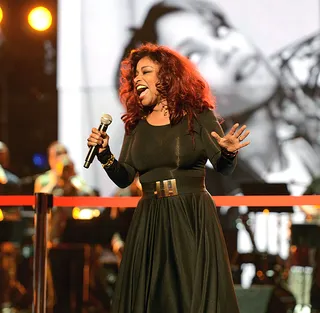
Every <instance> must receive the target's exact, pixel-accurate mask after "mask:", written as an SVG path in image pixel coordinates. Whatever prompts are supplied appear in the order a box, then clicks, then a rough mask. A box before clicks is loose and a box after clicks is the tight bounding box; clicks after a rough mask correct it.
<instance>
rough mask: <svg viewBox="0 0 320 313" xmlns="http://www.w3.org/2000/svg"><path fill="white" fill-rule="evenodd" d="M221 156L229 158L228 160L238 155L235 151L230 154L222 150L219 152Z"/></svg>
mask: <svg viewBox="0 0 320 313" xmlns="http://www.w3.org/2000/svg"><path fill="white" fill-rule="evenodd" d="M221 152H222V154H224V155H225V156H227V157H229V158H234V157H235V156H236V155H237V154H238V151H235V152H230V151H228V150H227V149H225V148H223V149H222V150H221Z"/></svg>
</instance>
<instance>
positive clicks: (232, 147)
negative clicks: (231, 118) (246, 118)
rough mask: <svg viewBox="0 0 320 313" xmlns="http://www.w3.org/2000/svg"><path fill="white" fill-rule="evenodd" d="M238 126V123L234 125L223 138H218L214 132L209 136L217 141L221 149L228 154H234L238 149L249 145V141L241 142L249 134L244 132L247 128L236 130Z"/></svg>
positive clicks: (242, 127) (244, 126) (247, 131)
mask: <svg viewBox="0 0 320 313" xmlns="http://www.w3.org/2000/svg"><path fill="white" fill-rule="evenodd" d="M239 126H240V125H239V124H238V123H236V124H234V125H233V126H232V128H231V129H230V131H229V133H228V134H226V135H225V136H224V137H220V136H219V135H218V134H217V133H216V132H212V133H211V136H212V137H213V138H215V139H216V140H217V142H218V144H219V146H220V147H221V148H224V149H226V150H227V151H228V152H231V153H236V152H237V151H238V150H239V149H241V148H243V147H246V146H247V145H249V144H250V141H246V142H243V140H244V139H246V138H247V136H248V135H249V133H250V131H249V130H246V128H247V126H246V125H243V126H241V127H240V128H239V129H238V127H239Z"/></svg>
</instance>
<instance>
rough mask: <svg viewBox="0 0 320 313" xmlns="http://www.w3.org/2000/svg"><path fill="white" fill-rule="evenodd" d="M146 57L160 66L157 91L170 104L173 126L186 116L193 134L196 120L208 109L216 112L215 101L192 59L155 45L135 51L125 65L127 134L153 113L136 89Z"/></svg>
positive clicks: (122, 68) (122, 94)
mask: <svg viewBox="0 0 320 313" xmlns="http://www.w3.org/2000/svg"><path fill="white" fill-rule="evenodd" d="M144 57H148V58H150V59H151V60H152V61H154V62H156V63H158V64H159V65H160V68H159V73H158V78H159V82H158V83H157V86H156V87H157V90H158V92H159V95H160V98H161V99H166V100H167V105H168V110H169V113H170V122H171V124H172V125H174V124H177V123H178V122H180V121H181V119H182V118H183V117H184V116H185V115H186V116H187V118H188V128H189V132H190V133H192V132H193V118H196V115H197V114H198V113H201V112H202V111H203V110H204V109H205V108H209V109H215V97H214V96H213V95H212V93H211V90H210V88H209V85H208V83H207V82H206V81H205V80H204V78H203V77H202V76H201V74H200V73H199V72H198V70H197V69H196V67H195V65H194V64H193V63H192V62H191V61H190V60H189V59H188V58H186V57H184V56H182V55H180V54H179V53H177V52H175V51H173V50H171V49H169V48H167V47H164V46H158V45H155V44H151V43H147V44H144V45H142V46H140V47H139V48H138V49H135V50H132V51H131V53H130V54H129V56H128V57H127V58H126V59H124V60H123V61H122V62H121V66H120V87H119V95H120V100H121V102H122V104H123V105H125V106H126V108H127V113H125V114H124V115H123V116H122V120H123V121H124V123H125V128H126V132H127V133H128V132H130V131H131V130H132V129H133V128H134V127H135V126H136V125H137V123H138V122H139V120H140V119H142V118H145V117H146V115H147V114H148V113H150V112H151V111H152V109H153V107H144V106H143V105H142V104H141V103H140V101H139V97H138V94H137V91H136V88H135V85H134V77H135V72H136V67H137V64H138V62H139V60H140V59H142V58H144Z"/></svg>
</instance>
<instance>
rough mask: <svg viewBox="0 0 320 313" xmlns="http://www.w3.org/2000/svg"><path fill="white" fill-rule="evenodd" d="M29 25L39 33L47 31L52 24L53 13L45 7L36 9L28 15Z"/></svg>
mask: <svg viewBox="0 0 320 313" xmlns="http://www.w3.org/2000/svg"><path fill="white" fill-rule="evenodd" d="M28 22H29V25H30V26H31V27H32V28H33V29H35V30H37V31H40V32H42V31H45V30H47V29H49V28H50V26H51V24H52V15H51V12H50V11H49V10H48V9H47V8H45V7H36V8H34V9H32V10H31V11H30V13H29V15H28Z"/></svg>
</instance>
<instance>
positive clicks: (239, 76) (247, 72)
mask: <svg viewBox="0 0 320 313" xmlns="http://www.w3.org/2000/svg"><path fill="white" fill-rule="evenodd" d="M259 61H260V60H259V58H258V57H257V56H255V57H249V58H247V59H245V60H244V61H243V62H242V64H241V65H240V68H239V69H238V71H237V72H236V75H235V78H236V81H242V80H244V79H246V78H248V77H250V76H251V75H252V74H253V73H254V72H255V71H256V70H257V68H258V66H259V64H260V62H259Z"/></svg>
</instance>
